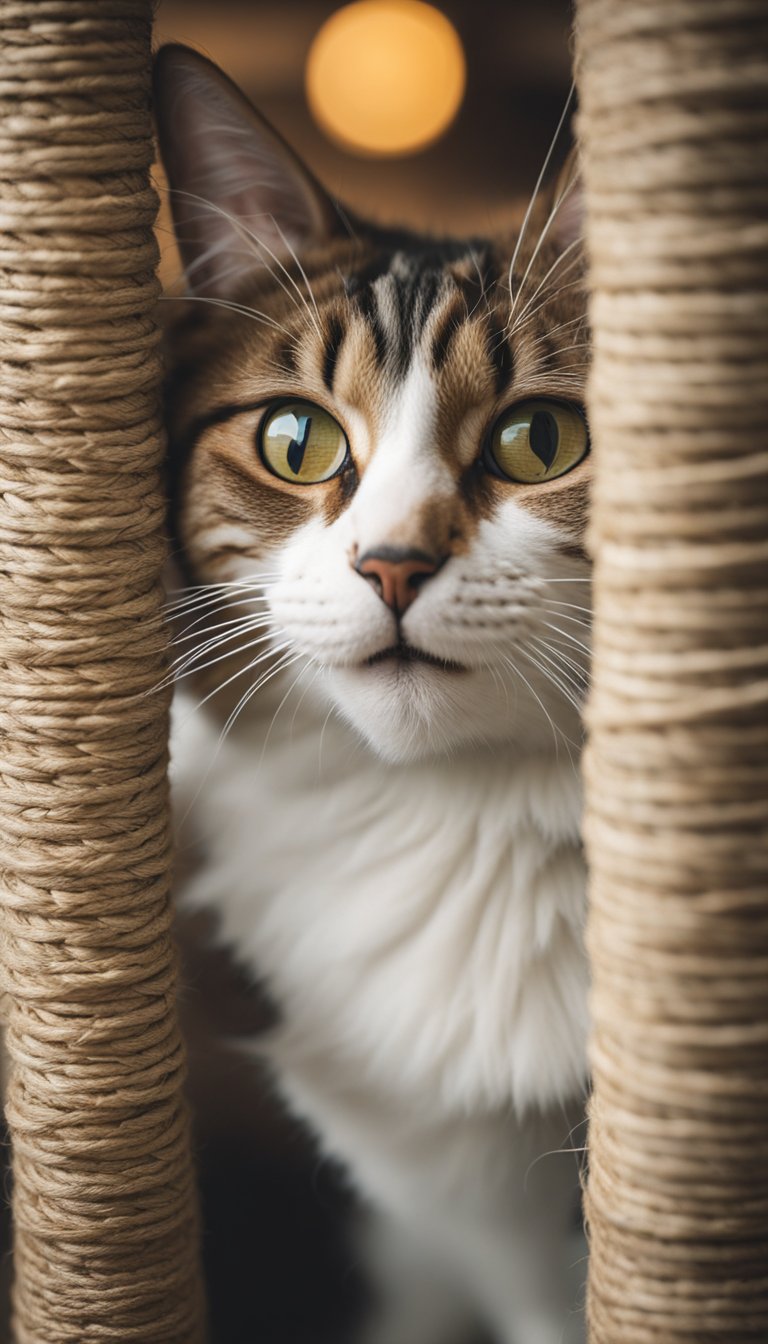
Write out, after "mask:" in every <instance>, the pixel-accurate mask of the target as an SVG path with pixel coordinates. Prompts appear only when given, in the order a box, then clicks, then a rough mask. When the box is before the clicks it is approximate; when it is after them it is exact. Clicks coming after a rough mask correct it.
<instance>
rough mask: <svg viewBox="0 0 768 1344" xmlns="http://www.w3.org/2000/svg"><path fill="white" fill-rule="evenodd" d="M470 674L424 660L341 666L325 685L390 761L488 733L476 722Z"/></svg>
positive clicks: (423, 755)
mask: <svg viewBox="0 0 768 1344" xmlns="http://www.w3.org/2000/svg"><path fill="white" fill-rule="evenodd" d="M474 682H475V677H474V676H473V674H472V673H471V672H463V673H455V672H452V671H443V670H442V669H440V668H434V667H430V666H428V665H424V664H418V663H417V664H413V665H407V666H405V667H402V666H398V665H396V664H394V663H389V662H388V663H384V664H381V665H380V666H377V667H336V668H333V669H332V670H331V671H330V672H329V675H328V678H327V682H326V687H327V690H328V691H329V692H330V694H331V696H332V698H333V700H334V703H335V705H336V707H337V708H338V710H339V712H340V713H341V714H342V715H343V717H344V718H345V719H346V720H347V722H348V723H349V724H350V725H351V726H352V727H353V728H354V729H355V730H356V731H357V732H358V733H359V734H360V735H361V737H363V738H364V740H365V741H366V743H367V744H368V746H369V747H371V749H372V750H373V751H374V752H375V753H376V755H377V756H379V757H381V759H382V760H385V761H387V762H389V763H390V764H406V763H408V762H411V761H420V760H424V759H428V758H430V757H435V756H444V755H450V753H451V752H452V751H453V750H455V749H456V748H457V747H460V746H467V745H468V744H470V743H474V742H479V741H482V740H483V739H484V737H485V734H484V733H483V731H482V729H481V728H480V726H479V725H477V724H475V723H474V722H473V718H474V716H473V713H472V703H473V699H474V698H475V696H476V691H477V687H476V686H475V685H474Z"/></svg>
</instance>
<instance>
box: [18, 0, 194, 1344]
mask: <svg viewBox="0 0 768 1344" xmlns="http://www.w3.org/2000/svg"><path fill="white" fill-rule="evenodd" d="M0 23H1V24H2V66H1V69H0V176H1V177H2V188H1V189H0V214H1V216H2V236H1V237H0V267H1V268H2V282H1V284H0V364H1V375H0V473H2V488H1V490H0V664H1V668H2V670H1V671H0V728H1V730H2V735H3V752H2V765H1V766H0V883H1V885H0V892H1V898H2V906H1V910H0V919H1V924H0V932H1V935H2V949H1V951H2V973H3V988H4V993H5V999H6V1004H7V1016H8V1048H9V1054H10V1057H11V1080H10V1085H9V1092H8V1100H7V1117H8V1122H9V1127H10V1132H11V1139H12V1150H13V1158H14V1223H15V1244H14V1267H15V1288H14V1306H13V1314H14V1332H15V1339H16V1341H17V1344H91V1342H94V1344H95V1341H99V1342H101V1341H109V1340H111V1341H116V1342H117V1344H128V1341H137V1344H193V1341H197V1340H199V1339H200V1338H201V1333H202V1330H201V1319H202V1317H201V1310H200V1295H199V1291H198V1286H197V1246H196V1239H197V1227H196V1213H195V1197H194V1184H193V1178H192V1172H191V1167H190V1156H189V1138H188V1126H187V1118H186V1114H185V1109H184V1105H183V1101H182V1092H181V1089H182V1083H183V1077H184V1059H183V1051H182V1045H181V1041H180V1037H179V1030H178V1026H177V1021H176V1010H175V999H174V991H175V983H176V970H175V962H174V955H173V952H172V947H171V941H170V933H169V924H170V908H169V860H170V848H169V821H168V800H167V788H166V741H167V723H166V719H167V697H166V696H163V695H158V694H149V693H150V692H151V691H152V690H153V688H154V687H155V686H157V684H158V683H159V682H160V681H161V679H162V677H163V675H164V673H165V669H166V640H165V635H164V633H163V625H162V620H161V589H160V567H161V564H162V560H163V543H162V528H163V516H164V503H163V496H162V491H161V488H160V482H159V475H158V471H159V466H160V462H161V459H162V453H163V440H162V432H161V423H160V415H159V396H158V386H159V361H158V332H157V327H156V324H155V320H154V316H153V310H154V305H155V301H156V297H157V292H158V285H157V281H156V279H155V274H154V268H155V261H156V244H155V241H154V238H153V233H152V227H153V223H154V219H155V213H156V197H155V193H154V191H153V190H152V188H151V187H150V184H149V167H150V163H151V160H152V154H153V151H152V137H151V124H150V114H149V77H150V31H151V4H150V0H2V3H0Z"/></svg>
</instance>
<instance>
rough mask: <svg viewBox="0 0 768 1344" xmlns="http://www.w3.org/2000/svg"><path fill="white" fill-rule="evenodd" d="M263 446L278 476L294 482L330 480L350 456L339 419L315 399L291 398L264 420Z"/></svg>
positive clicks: (297, 483)
mask: <svg viewBox="0 0 768 1344" xmlns="http://www.w3.org/2000/svg"><path fill="white" fill-rule="evenodd" d="M259 448H260V451H261V456H262V458H263V460H264V463H265V465H266V466H267V467H269V470H270V471H271V472H274V474H275V476H279V477H280V478H281V480H283V481H291V482H292V483H293V484H294V485H316V484H317V482H318V481H328V480H330V478H331V476H335V475H336V472H337V471H339V470H340V469H341V467H342V466H343V465H344V463H345V462H346V459H347V452H348V451H349V450H348V445H347V438H346V435H345V433H344V430H343V429H342V428H341V425H340V424H339V422H338V420H334V418H333V416H332V415H329V414H328V412H327V411H324V410H322V408H321V407H320V406H313V404H312V402H311V401H288V402H283V403H282V404H281V405H280V406H277V407H275V409H274V410H273V411H270V412H269V414H268V415H267V416H266V417H265V419H264V420H263V421H262V423H261V429H260V432H259Z"/></svg>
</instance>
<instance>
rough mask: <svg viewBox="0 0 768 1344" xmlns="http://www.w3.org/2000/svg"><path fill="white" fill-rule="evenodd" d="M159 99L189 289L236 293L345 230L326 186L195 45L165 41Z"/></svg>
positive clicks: (159, 60)
mask: <svg viewBox="0 0 768 1344" xmlns="http://www.w3.org/2000/svg"><path fill="white" fill-rule="evenodd" d="M154 98H155V116H156V120H157V128H158V138H159V141H160V150H161V154H162V158H163V163H164V165H165V169H166V173H167V175H168V181H169V185H170V189H171V207H172V210H173V219H174V225H175V229H176V238H177V241H178V244H179V250H180V252H181V256H182V261H183V263H184V269H185V271H186V274H187V280H188V282H189V284H190V287H191V288H192V289H194V290H196V291H204V292H205V293H206V294H211V295H218V296H220V297H221V296H225V295H228V294H231V293H232V291H233V290H235V289H236V288H237V286H238V283H239V281H240V280H241V279H242V277H243V276H244V275H247V274H249V273H250V272H252V271H253V270H254V268H255V267H259V266H270V265H272V266H274V265H275V262H274V258H275V257H279V258H281V259H283V258H285V257H288V256H290V254H291V249H293V250H294V251H296V252H299V251H301V250H302V249H303V248H305V247H307V246H308V245H309V244H311V243H313V242H321V241H322V240H323V239H326V238H329V237H331V236H332V235H333V234H336V233H339V232H341V221H340V217H339V215H338V213H337V212H336V210H335V209H334V206H333V204H332V202H331V200H330V198H329V197H328V196H327V195H326V194H325V192H324V191H323V189H322V187H320V186H319V184H318V183H317V182H316V181H315V179H314V178H313V176H312V174H311V173H310V172H309V170H308V169H306V168H305V167H304V165H303V164H302V163H301V162H300V160H299V159H298V158H297V157H296V155H295V154H294V153H293V151H292V150H291V149H289V148H288V146H287V145H286V144H285V142H284V141H283V139H282V138H281V136H279V135H278V133H277V131H275V130H273V128H272V127H271V126H270V125H269V123H268V122H266V121H265V120H264V118H263V117H261V116H260V115H259V113H258V112H257V111H256V110H255V108H254V107H252V106H251V104H250V103H249V101H248V99H247V98H246V97H245V95H244V94H242V93H241V92H240V90H239V89H238V88H237V86H236V85H235V84H233V83H232V81H231V80H230V79H228V78H227V76H226V75H225V74H224V73H223V71H221V70H220V69H219V68H218V66H216V65H214V64H213V63H212V62H211V61H208V60H206V58H205V57H204V56H200V55H199V54H198V53H197V52H196V51H192V50H191V49H190V48H189V47H183V46H177V45H169V46H165V47H161V49H160V51H159V52H158V53H157V56H156V58H155V67H154Z"/></svg>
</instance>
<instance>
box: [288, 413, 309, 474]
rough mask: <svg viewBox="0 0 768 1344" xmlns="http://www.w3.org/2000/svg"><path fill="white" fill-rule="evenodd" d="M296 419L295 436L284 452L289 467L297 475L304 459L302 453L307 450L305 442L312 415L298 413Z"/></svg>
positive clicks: (307, 440)
mask: <svg viewBox="0 0 768 1344" xmlns="http://www.w3.org/2000/svg"><path fill="white" fill-rule="evenodd" d="M296 420H297V429H296V438H295V439H291V442H290V443H289V444H288V452H287V454H286V457H287V459H288V466H289V467H290V468H291V471H292V472H293V474H294V476H298V474H299V472H300V471H301V464H302V462H303V461H304V454H305V453H306V451H307V443H308V442H309V433H310V430H311V428H312V416H311V415H298V416H297V417H296Z"/></svg>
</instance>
